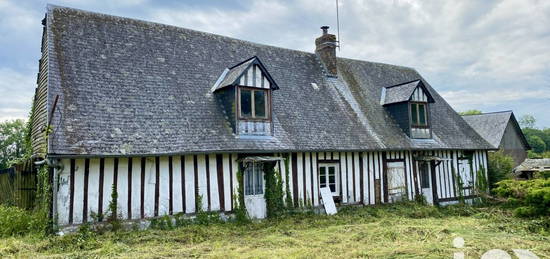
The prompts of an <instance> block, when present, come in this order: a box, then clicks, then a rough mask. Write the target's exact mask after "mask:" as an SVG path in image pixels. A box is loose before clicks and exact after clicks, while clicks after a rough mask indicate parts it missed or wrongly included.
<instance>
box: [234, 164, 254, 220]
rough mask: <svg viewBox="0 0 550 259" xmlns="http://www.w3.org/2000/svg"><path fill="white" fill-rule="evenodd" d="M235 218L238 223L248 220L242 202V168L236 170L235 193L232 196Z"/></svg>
mask: <svg viewBox="0 0 550 259" xmlns="http://www.w3.org/2000/svg"><path fill="white" fill-rule="evenodd" d="M233 200H234V202H233V204H234V209H233V210H234V211H235V220H236V221H237V222H240V223H246V222H248V221H250V218H249V217H248V213H247V211H246V207H245V204H244V177H243V170H241V169H240V168H239V170H238V171H237V194H236V195H235V196H234V197H233Z"/></svg>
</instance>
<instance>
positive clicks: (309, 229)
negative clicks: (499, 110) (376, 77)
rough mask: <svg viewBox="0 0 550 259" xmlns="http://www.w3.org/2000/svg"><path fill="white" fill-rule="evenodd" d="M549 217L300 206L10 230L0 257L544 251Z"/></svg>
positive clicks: (548, 247)
mask: <svg viewBox="0 0 550 259" xmlns="http://www.w3.org/2000/svg"><path fill="white" fill-rule="evenodd" d="M549 224H550V221H549V220H548V219H537V220H525V219H518V218H514V217H513V216H511V215H509V213H508V212H507V211H506V210H503V209H499V208H493V207H485V208H470V207H466V208H459V207H448V208H434V207H428V206H415V205H392V206H380V207H357V208H346V209H344V210H342V211H341V212H340V213H339V214H338V215H336V216H322V215H308V214H297V215H293V216H289V217H286V218H283V219H279V220H266V221H262V222H255V223H250V224H246V225H238V224H236V223H216V224H211V225H187V226H183V227H178V228H174V229H170V230H146V231H122V232H116V233H113V232H106V233H103V234H97V233H94V232H90V231H81V233H76V234H71V235H65V236H63V237H57V236H56V237H49V238H40V237H33V236H25V237H11V238H4V239H0V257H4V256H15V257H123V258H142V257H147V258H151V257H153V258H155V257H156V258H162V257H216V258H228V257H239V258H243V257H244V258H266V257H300V258H302V257H305V258H312V257H320V258H334V257H337V258H350V257H369V258H384V257H387V258H395V257H399V258H418V257H422V258H441V257H446V258H452V256H453V253H454V252H460V251H463V252H465V253H466V255H467V258H476V257H477V258H479V256H480V255H481V254H483V253H484V252H485V251H487V250H489V249H494V248H499V249H503V250H506V251H509V252H510V253H511V249H512V248H522V249H529V250H531V251H532V252H534V253H536V254H537V255H538V256H539V257H541V258H546V257H550V234H549V233H548V229H549ZM544 228H546V230H543V229H544ZM457 236H460V237H463V238H464V239H465V241H466V245H465V247H464V248H463V249H457V248H454V247H453V246H452V240H453V239H454V238H455V237H457ZM469 256H473V257H469Z"/></svg>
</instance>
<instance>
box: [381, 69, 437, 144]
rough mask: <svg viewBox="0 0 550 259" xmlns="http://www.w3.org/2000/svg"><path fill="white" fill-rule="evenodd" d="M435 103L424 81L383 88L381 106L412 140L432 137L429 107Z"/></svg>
mask: <svg viewBox="0 0 550 259" xmlns="http://www.w3.org/2000/svg"><path fill="white" fill-rule="evenodd" d="M433 102H434V99H433V97H432V95H431V94H430V92H429V91H428V89H427V88H426V86H425V85H424V83H423V82H422V80H415V81H412V82H406V83H403V84H399V85H394V86H389V87H384V88H382V95H381V104H382V105H383V106H384V107H385V108H386V110H387V111H388V112H389V113H390V114H391V116H392V117H393V118H394V120H395V121H396V122H397V124H398V125H399V127H400V128H401V129H402V130H403V131H404V132H405V133H406V134H407V135H408V136H409V137H410V138H414V139H428V138H431V137H432V132H431V127H430V112H429V105H430V103H433Z"/></svg>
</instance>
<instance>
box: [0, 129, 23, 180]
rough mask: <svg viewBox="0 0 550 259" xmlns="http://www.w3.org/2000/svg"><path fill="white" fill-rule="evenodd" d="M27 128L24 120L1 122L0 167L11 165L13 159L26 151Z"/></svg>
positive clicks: (21, 155)
mask: <svg viewBox="0 0 550 259" xmlns="http://www.w3.org/2000/svg"><path fill="white" fill-rule="evenodd" d="M26 133H27V129H26V125H25V122H24V121H23V120H13V121H5V122H1V123H0V169H4V168H8V167H10V166H11V163H12V161H14V160H15V159H18V158H21V157H23V156H24V155H25V153H26V145H25V144H26V143H25V137H26Z"/></svg>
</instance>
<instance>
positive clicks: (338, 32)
mask: <svg viewBox="0 0 550 259" xmlns="http://www.w3.org/2000/svg"><path fill="white" fill-rule="evenodd" d="M336 34H337V35H338V39H336V42H338V50H340V45H341V41H340V16H339V14H338V0H336Z"/></svg>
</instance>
